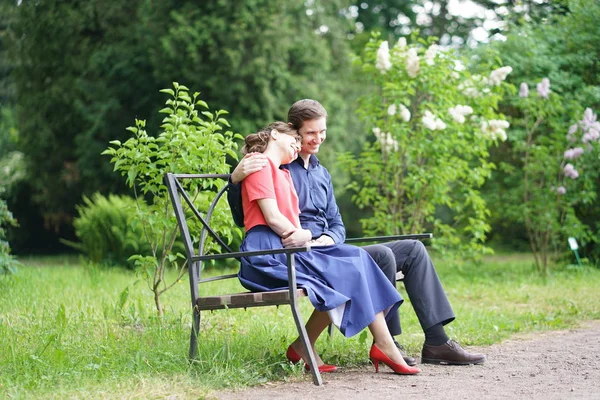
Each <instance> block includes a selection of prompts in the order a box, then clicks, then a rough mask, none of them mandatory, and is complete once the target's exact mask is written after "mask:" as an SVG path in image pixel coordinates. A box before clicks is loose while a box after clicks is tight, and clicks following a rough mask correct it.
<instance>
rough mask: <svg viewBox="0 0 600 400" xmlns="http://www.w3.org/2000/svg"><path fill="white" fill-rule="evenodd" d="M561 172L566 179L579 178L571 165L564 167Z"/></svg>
mask: <svg viewBox="0 0 600 400" xmlns="http://www.w3.org/2000/svg"><path fill="white" fill-rule="evenodd" d="M563 172H564V173H565V176H566V177H568V178H571V179H577V178H578V177H579V172H577V170H576V169H575V167H574V166H573V165H572V164H567V165H565V167H564V168H563Z"/></svg>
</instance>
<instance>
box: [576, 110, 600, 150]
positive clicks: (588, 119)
mask: <svg viewBox="0 0 600 400" xmlns="http://www.w3.org/2000/svg"><path fill="white" fill-rule="evenodd" d="M579 125H580V126H581V129H582V130H583V132H584V133H583V137H582V138H581V141H582V142H583V143H590V142H593V141H594V140H598V139H600V122H598V121H597V116H596V114H594V112H593V111H592V109H591V108H586V109H585V112H584V113H583V118H582V119H581V121H579Z"/></svg>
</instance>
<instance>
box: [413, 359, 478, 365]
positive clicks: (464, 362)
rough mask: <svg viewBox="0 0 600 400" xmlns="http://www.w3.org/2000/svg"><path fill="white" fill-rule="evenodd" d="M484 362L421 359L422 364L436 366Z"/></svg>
mask: <svg viewBox="0 0 600 400" xmlns="http://www.w3.org/2000/svg"><path fill="white" fill-rule="evenodd" d="M484 362H485V358H484V359H483V360H478V361H448V360H438V359H435V358H421V363H422V364H438V365H471V364H473V365H479V364H483V363H484Z"/></svg>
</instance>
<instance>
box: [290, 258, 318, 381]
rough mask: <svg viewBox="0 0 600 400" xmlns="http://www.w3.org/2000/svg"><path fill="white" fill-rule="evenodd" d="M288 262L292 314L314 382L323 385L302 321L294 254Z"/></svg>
mask: <svg viewBox="0 0 600 400" xmlns="http://www.w3.org/2000/svg"><path fill="white" fill-rule="evenodd" d="M287 263H288V273H289V278H290V288H289V290H290V307H291V308H292V315H293V316H294V322H295V323H296V328H297V329H298V335H299V336H300V340H301V341H302V345H303V346H304V351H306V354H308V365H309V366H310V373H311V374H312V378H313V383H314V384H315V385H317V386H321V385H322V384H323V380H322V379H321V373H320V372H319V367H318V366H317V360H316V359H315V354H314V353H313V351H312V347H311V345H310V341H309V340H308V334H307V333H306V328H305V327H304V323H303V322H302V316H301V315H300V311H299V310H298V298H297V297H296V269H295V266H294V264H295V263H294V255H293V254H288V256H287Z"/></svg>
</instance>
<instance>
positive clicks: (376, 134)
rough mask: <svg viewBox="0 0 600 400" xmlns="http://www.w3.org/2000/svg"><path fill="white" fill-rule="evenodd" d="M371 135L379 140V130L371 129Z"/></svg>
mask: <svg viewBox="0 0 600 400" xmlns="http://www.w3.org/2000/svg"><path fill="white" fill-rule="evenodd" d="M373 135H375V137H376V138H377V139H378V140H379V138H380V137H381V129H379V128H373Z"/></svg>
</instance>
